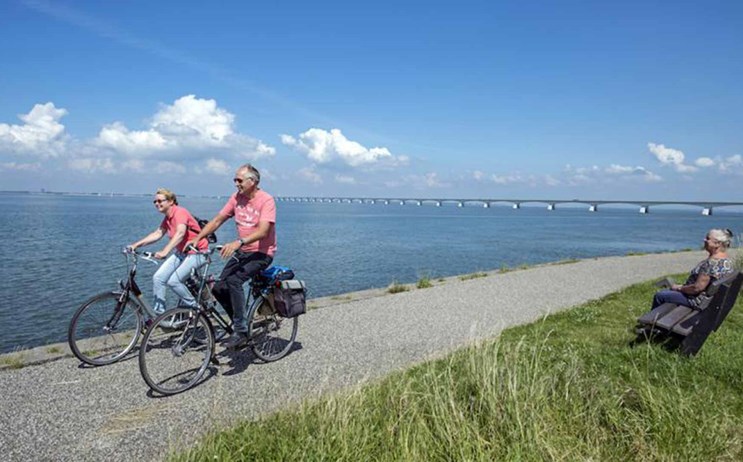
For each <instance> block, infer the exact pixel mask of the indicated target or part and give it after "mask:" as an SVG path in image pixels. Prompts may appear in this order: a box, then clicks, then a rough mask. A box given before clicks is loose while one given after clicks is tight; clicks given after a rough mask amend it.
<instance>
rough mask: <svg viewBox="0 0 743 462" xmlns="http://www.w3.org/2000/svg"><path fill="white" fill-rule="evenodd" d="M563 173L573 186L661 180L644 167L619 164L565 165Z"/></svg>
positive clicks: (661, 179)
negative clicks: (604, 182) (600, 165)
mask: <svg viewBox="0 0 743 462" xmlns="http://www.w3.org/2000/svg"><path fill="white" fill-rule="evenodd" d="M563 174H564V175H565V176H566V178H567V180H566V181H567V183H568V184H570V185H573V186H576V185H580V184H586V183H598V182H601V181H611V182H617V181H639V182H642V183H656V182H659V181H663V178H662V177H661V176H660V175H657V174H655V173H653V172H651V171H650V170H648V169H646V168H645V167H641V166H636V167H631V166H626V165H619V164H611V165H609V166H608V167H603V168H602V167H599V166H598V165H592V166H590V167H573V166H571V165H566V166H565V169H564V170H563Z"/></svg>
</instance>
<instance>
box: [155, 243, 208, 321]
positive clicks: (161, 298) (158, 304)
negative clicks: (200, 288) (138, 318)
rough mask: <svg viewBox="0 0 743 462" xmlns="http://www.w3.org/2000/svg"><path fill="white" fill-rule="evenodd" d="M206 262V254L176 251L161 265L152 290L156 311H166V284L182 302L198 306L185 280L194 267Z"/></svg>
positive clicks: (156, 273)
mask: <svg viewBox="0 0 743 462" xmlns="http://www.w3.org/2000/svg"><path fill="white" fill-rule="evenodd" d="M204 263H206V256H204V255H186V254H184V253H180V252H176V253H174V254H172V255H171V256H169V257H168V258H167V259H166V260H165V261H164V262H163V264H162V265H160V268H158V270H157V271H156V272H155V274H154V275H153V276H152V292H153V293H154V294H155V303H154V304H153V306H152V308H153V309H154V310H155V312H156V313H162V312H163V311H165V285H166V284H167V286H168V287H170V288H171V289H173V292H175V294H176V295H178V297H179V298H180V299H181V304H183V305H186V306H196V299H195V298H194V297H193V295H191V292H189V291H188V287H186V285H185V284H184V283H183V281H185V280H186V279H188V276H190V275H191V270H192V269H194V268H199V267H200V266H201V265H203V264H204Z"/></svg>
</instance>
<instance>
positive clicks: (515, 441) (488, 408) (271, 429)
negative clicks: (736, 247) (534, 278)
mask: <svg viewBox="0 0 743 462" xmlns="http://www.w3.org/2000/svg"><path fill="white" fill-rule="evenodd" d="M675 277H676V278H677V279H679V278H681V277H683V276H679V275H676V276H675ZM654 289H655V288H654V287H653V284H652V282H647V283H644V284H639V285H635V286H632V287H629V288H627V289H625V290H622V291H621V292H618V293H615V294H611V295H609V296H607V297H604V298H603V299H601V300H597V301H593V302H589V303H586V304H584V305H582V306H579V307H577V308H574V309H572V310H569V311H566V312H562V313H559V314H556V315H553V316H549V317H547V318H545V319H544V320H542V321H539V322H536V323H533V324H530V325H526V326H520V327H515V328H511V329H508V330H506V331H504V332H503V333H502V335H501V337H500V338H498V339H495V340H491V341H487V342H483V343H481V344H479V345H474V346H471V347H467V348H463V349H460V350H458V351H456V352H454V353H453V354H451V355H449V356H447V357H445V358H442V359H439V360H435V361H430V362H426V363H423V364H421V365H418V366H416V367H414V368H412V369H409V370H407V371H401V372H398V373H394V374H392V375H391V376H388V377H387V378H385V379H383V380H380V381H378V382H376V383H372V384H370V385H366V386H363V387H356V388H354V389H352V390H350V391H346V392H344V393H341V394H336V395H332V396H329V397H326V398H324V399H321V400H319V401H308V402H306V403H304V404H302V405H301V406H296V407H295V408H293V409H288V410H285V411H282V412H279V413H277V414H273V415H268V416H265V417H263V418H261V419H259V420H257V421H249V422H244V423H242V424H239V425H238V426H236V427H234V428H233V429H230V430H227V431H225V432H222V433H215V434H212V435H210V436H208V437H206V438H205V439H204V440H202V442H201V443H200V445H199V446H197V447H195V448H193V449H190V450H187V451H186V452H183V453H181V454H178V455H174V456H172V459H173V460H220V461H223V460H224V461H231V460H245V461H276V460H351V461H354V460H359V461H367V460H374V461H387V460H389V461H397V460H403V461H419V460H433V461H449V460H467V461H470V460H471V461H492V460H508V461H511V460H520V461H542V460H565V461H573V460H580V461H586V460H593V461H624V460H632V461H655V460H663V461H675V460H678V461H687V460H688V461H708V460H723V461H728V460H729V461H735V460H743V303H742V302H741V301H739V302H738V304H737V305H736V307H735V308H734V309H733V311H732V312H731V314H730V316H729V317H728V319H727V320H726V321H725V323H724V324H723V325H722V327H721V328H720V330H719V331H718V332H716V333H713V334H712V335H711V336H710V338H709V339H708V340H707V343H706V344H705V346H704V348H703V349H702V350H701V352H700V354H699V355H698V356H697V357H695V358H692V359H688V358H684V357H682V356H679V355H678V354H675V353H671V352H668V351H666V350H665V349H663V348H662V347H661V346H660V345H656V344H642V345H638V346H635V347H634V348H630V347H629V346H628V343H629V342H630V341H631V340H632V339H633V338H634V335H633V334H632V333H631V332H630V329H631V327H632V326H633V325H634V320H635V318H636V317H637V316H638V315H640V314H642V313H643V312H644V311H646V309H647V307H648V305H649V303H650V299H651V296H652V294H653V292H654ZM742 299H743V297H742Z"/></svg>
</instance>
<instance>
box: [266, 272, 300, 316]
mask: <svg viewBox="0 0 743 462" xmlns="http://www.w3.org/2000/svg"><path fill="white" fill-rule="evenodd" d="M306 292H307V290H306V287H305V285H304V281H299V280H297V279H289V280H287V281H281V282H280V283H279V284H278V285H277V286H276V288H275V289H274V292H273V300H274V306H275V307H276V311H277V312H278V313H279V315H280V316H282V317H284V318H294V317H297V316H299V315H300V314H304V313H305V312H306V311H307V299H306Z"/></svg>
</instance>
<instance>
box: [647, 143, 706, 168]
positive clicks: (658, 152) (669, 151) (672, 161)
mask: <svg viewBox="0 0 743 462" xmlns="http://www.w3.org/2000/svg"><path fill="white" fill-rule="evenodd" d="M648 149H649V150H650V152H651V154H653V155H654V156H655V158H656V159H658V161H659V162H660V163H661V164H662V165H668V166H672V167H673V168H675V169H676V171H678V172H680V173H691V172H695V171H697V168H696V167H694V166H692V165H686V164H684V158H685V156H684V153H683V152H682V151H679V150H678V149H673V148H667V147H665V146H664V145H662V144H655V143H648Z"/></svg>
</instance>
